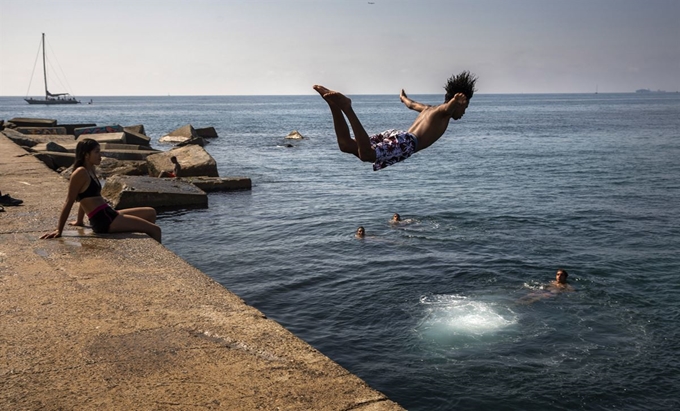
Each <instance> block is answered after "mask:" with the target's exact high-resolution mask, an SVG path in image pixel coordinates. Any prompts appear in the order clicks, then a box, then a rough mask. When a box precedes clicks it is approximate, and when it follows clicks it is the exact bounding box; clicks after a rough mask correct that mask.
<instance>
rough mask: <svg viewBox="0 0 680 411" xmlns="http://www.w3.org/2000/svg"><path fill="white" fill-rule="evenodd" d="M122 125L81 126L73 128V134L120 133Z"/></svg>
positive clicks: (77, 135)
mask: <svg viewBox="0 0 680 411" xmlns="http://www.w3.org/2000/svg"><path fill="white" fill-rule="evenodd" d="M123 131H124V130H123V127H122V126H119V125H117V124H116V125H112V126H99V127H82V128H76V129H75V130H73V135H74V136H76V138H78V137H79V136H81V135H83V134H106V133H122V132H123Z"/></svg>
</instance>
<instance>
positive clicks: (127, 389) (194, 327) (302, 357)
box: [0, 134, 402, 411]
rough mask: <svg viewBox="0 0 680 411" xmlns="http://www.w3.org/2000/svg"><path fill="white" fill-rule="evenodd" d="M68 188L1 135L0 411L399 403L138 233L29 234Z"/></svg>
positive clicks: (47, 227) (43, 223)
mask: <svg viewBox="0 0 680 411" xmlns="http://www.w3.org/2000/svg"><path fill="white" fill-rule="evenodd" d="M66 189H67V182H66V180H64V179H63V178H61V177H60V176H59V175H58V174H57V173H54V172H52V171H51V170H49V169H48V168H47V167H46V166H44V165H43V163H42V162H40V161H38V160H36V159H35V158H33V157H32V156H30V155H27V153H26V152H25V151H24V150H23V149H21V148H20V147H19V146H17V145H15V144H14V143H12V142H11V141H10V140H9V139H7V138H6V137H5V136H4V135H2V134H0V191H2V193H3V194H5V193H10V194H11V195H12V196H13V197H17V198H20V199H22V200H24V204H23V205H21V206H18V207H5V210H6V211H5V212H0V320H1V321H0V409H1V410H208V409H225V410H260V409H261V410H362V411H364V410H366V411H368V410H371V411H373V410H376V411H377V410H380V411H382V410H401V409H402V408H401V407H399V406H398V405H397V404H396V403H394V402H392V401H390V400H389V399H388V398H387V397H385V395H383V394H382V393H380V392H377V391H375V390H373V389H371V388H370V387H368V386H367V385H366V383H365V382H363V381H362V380H360V379H359V378H358V377H356V376H354V375H352V374H350V373H349V372H348V371H347V370H345V369H344V368H342V367H340V366H339V365H338V364H336V363H334V362H333V361H331V360H330V359H328V358H327V357H325V356H324V355H323V354H321V353H320V352H318V351H317V350H315V349H314V348H312V347H311V346H309V345H308V344H307V343H305V342H304V341H302V340H300V339H299V338H297V337H295V336H294V335H293V334H291V333H290V332H289V331H287V330H286V329H284V328H283V327H282V326H281V325H279V324H278V323H276V322H274V321H271V320H269V319H267V318H265V317H264V315H263V314H262V313H260V312H259V311H258V310H256V309H254V308H252V307H250V306H248V305H246V304H245V303H244V302H243V301H242V300H241V299H239V298H238V297H237V296H236V295H234V294H232V293H231V292H229V291H228V290H226V289H225V288H224V287H222V286H221V285H219V284H217V283H216V282H214V281H213V280H211V279H210V278H209V277H207V276H206V275H205V274H203V273H202V272H200V271H198V270H197V269H195V268H193V267H192V266H190V265H189V264H187V263H186V262H184V261H183V260H182V259H180V258H179V257H177V256H176V255H175V254H173V253H172V252H171V251H169V250H167V249H166V248H164V247H163V246H162V245H160V244H157V243H156V242H155V241H153V240H152V239H150V238H148V237H146V236H145V235H141V234H117V235H107V236H104V237H97V236H94V235H92V234H91V231H90V230H87V229H78V230H76V229H74V228H71V229H69V228H67V229H65V230H64V236H63V237H62V238H60V239H54V240H39V239H38V237H39V235H40V234H42V233H45V232H49V231H51V230H53V229H54V228H55V226H56V221H57V218H58V213H59V210H60V209H61V207H62V205H63V201H64V198H65V194H66ZM73 210H76V207H74V208H73ZM72 216H73V217H75V213H74V214H72ZM338 338H342V336H338Z"/></svg>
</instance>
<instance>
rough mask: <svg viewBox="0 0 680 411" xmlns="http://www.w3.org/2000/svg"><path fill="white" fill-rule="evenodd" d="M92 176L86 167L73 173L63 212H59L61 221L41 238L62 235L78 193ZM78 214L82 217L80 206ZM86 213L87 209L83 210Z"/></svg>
mask: <svg viewBox="0 0 680 411" xmlns="http://www.w3.org/2000/svg"><path fill="white" fill-rule="evenodd" d="M89 180H90V177H89V175H88V174H87V170H85V169H84V168H79V169H77V170H76V171H74V172H73V174H71V180H70V181H69V184H68V194H67V195H66V202H65V203H64V207H62V209H61V214H59V222H58V223H57V229H56V230H54V231H52V232H51V233H47V234H43V235H41V236H40V238H42V239H44V238H57V237H61V233H62V231H64V225H66V220H67V219H68V216H69V214H71V208H73V203H75V201H76V198H77V197H78V193H80V192H81V191H83V187H84V185H85V184H89V182H90V181H89ZM78 208H79V210H78V214H79V217H80V212H81V211H80V210H81V209H82V208H81V207H80V206H79V207H78ZM84 214H85V211H83V215H84Z"/></svg>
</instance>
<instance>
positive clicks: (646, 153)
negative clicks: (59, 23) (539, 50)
mask: <svg viewBox="0 0 680 411" xmlns="http://www.w3.org/2000/svg"><path fill="white" fill-rule="evenodd" d="M413 97H414V98H415V99H416V100H419V101H422V102H424V103H439V102H440V100H441V96H431V95H423V96H417V95H414V96H413ZM82 100H83V101H89V97H83V98H82ZM353 101H354V107H355V111H356V112H357V113H358V115H359V117H360V118H361V119H362V121H363V122H364V124H365V126H366V129H367V130H368V131H369V133H370V132H378V131H382V130H384V129H388V128H408V126H409V125H410V123H411V121H413V119H414V118H415V116H416V113H415V112H413V111H409V110H407V109H406V108H405V107H404V106H402V105H401V104H400V102H399V98H398V96H397V95H394V96H354V97H353ZM11 117H48V118H55V119H58V120H59V121H60V122H62V123H70V122H95V123H97V124H99V125H107V124H121V125H133V124H143V125H144V126H145V127H146V131H147V134H149V135H150V136H151V137H152V138H153V145H154V146H155V147H157V148H170V147H169V146H163V145H160V144H158V139H159V138H160V137H161V136H162V135H164V134H165V133H167V132H169V131H172V130H174V129H175V128H177V127H179V126H182V125H184V124H187V123H190V124H192V125H194V127H208V126H214V127H215V128H216V129H217V131H218V133H219V135H220V137H219V138H218V139H217V140H214V141H213V142H212V144H210V145H209V146H208V147H207V150H208V151H209V152H210V154H211V155H212V156H213V157H214V158H215V159H216V161H217V163H218V168H219V172H220V175H222V176H247V177H250V178H251V179H252V181H253V189H252V191H248V192H238V193H219V194H211V195H210V197H209V201H210V208H209V209H206V210H199V211H190V212H174V213H168V214H163V215H161V219H160V222H159V224H160V225H161V227H162V228H163V236H164V244H165V245H166V246H167V247H168V248H169V249H171V250H173V251H174V252H176V253H177V254H179V255H180V256H181V257H183V258H184V259H185V260H187V261H188V262H189V263H191V264H192V265H194V266H196V267H198V268H199V269H201V270H202V271H204V272H205V273H207V274H209V275H210V276H212V277H213V278H214V279H215V280H217V281H219V282H220V283H221V284H223V285H224V286H225V287H227V288H228V289H229V290H231V291H233V292H235V293H236V294H238V295H239V296H241V297H242V298H243V299H245V301H246V302H247V303H248V304H251V305H253V306H255V307H257V308H258V309H260V310H261V311H263V312H264V313H265V314H266V315H267V316H268V317H270V318H272V319H274V320H276V321H278V322H280V323H281V324H283V325H284V326H285V327H286V328H288V329H289V330H291V331H292V332H294V333H295V334H296V335H298V336H299V337H301V338H302V339H304V340H305V341H307V342H309V343H310V344H312V345H313V346H314V347H316V348H317V349H319V350H320V351H321V352H323V353H324V354H326V355H327V356H329V357H330V358H332V359H333V360H335V361H337V362H338V363H340V364H341V365H343V366H344V367H346V368H347V369H348V370H349V371H351V372H353V373H354V374H357V375H358V376H359V377H361V378H363V379H364V380H366V381H367V382H368V383H369V384H370V385H371V386H372V387H374V388H376V389H378V390H380V391H382V392H384V393H386V394H387V395H388V396H389V397H390V398H391V399H393V400H395V401H397V402H399V403H400V404H401V405H402V406H404V407H405V408H407V409H409V410H428V411H429V410H450V409H496V410H498V409H508V410H519V409H521V410H546V409H562V410H573V409H589V410H591V409H635V410H637V409H650V410H659V409H678V408H679V407H680V394H678V393H679V392H680V376H679V375H680V303H679V301H678V300H679V297H680V94H677V93H649V94H598V95H595V94H592V95H576V94H574V95H546V94H544V95H478V96H475V97H474V98H473V99H472V101H471V104H470V107H469V109H468V111H467V114H466V115H465V117H463V119H462V120H460V121H456V122H452V124H451V126H450V127H449V130H448V131H447V133H446V134H445V135H444V136H443V137H442V138H441V140H440V141H438V142H437V143H436V144H435V145H433V146H432V147H430V148H429V149H427V150H425V151H422V152H420V153H417V154H415V155H414V156H413V157H411V158H410V159H408V160H406V161H405V162H402V163H399V164H396V165H394V166H391V167H388V168H387V169H385V170H382V171H379V172H373V171H372V169H371V165H370V164H368V163H361V162H360V161H359V160H358V159H356V158H354V157H352V156H350V155H347V154H343V153H341V152H340V151H339V150H338V148H337V145H336V143H335V137H334V134H333V129H332V123H331V116H330V113H329V111H328V108H327V106H326V104H325V103H324V102H323V101H322V100H321V99H320V98H319V97H318V96H295V97H281V96H278V97H110V98H107V97H94V104H92V105H86V104H84V105H80V106H78V107H39V106H29V105H27V104H26V103H24V102H23V101H22V100H21V99H20V98H7V97H5V98H0V118H5V119H7V118H11ZM292 130H298V131H299V132H300V133H301V134H302V135H304V136H305V137H306V139H304V140H302V141H290V140H288V141H287V140H285V139H284V137H285V136H286V135H287V134H288V133H289V132H290V131H292ZM288 142H290V143H292V144H293V147H286V143H288ZM57 211H58V210H55V213H56V212H57ZM395 212H398V213H400V214H401V216H402V218H404V219H405V220H406V221H405V222H404V223H403V224H400V225H391V224H389V222H388V220H389V219H390V217H391V215H392V214H393V213H395ZM360 225H362V226H364V227H365V228H366V232H367V235H368V237H367V238H366V239H364V240H357V239H355V238H354V235H353V233H354V231H355V229H356V228H357V227H358V226H360ZM560 267H561V268H565V269H567V270H568V272H569V281H570V283H571V285H572V286H573V287H574V288H575V289H576V291H575V292H571V293H561V294H554V295H550V296H546V295H545V293H544V291H543V290H542V287H543V286H544V285H545V284H547V283H548V282H549V281H550V280H552V279H554V274H555V271H556V269H557V268H560ZM534 300H535V301H534ZM532 301H533V302H532Z"/></svg>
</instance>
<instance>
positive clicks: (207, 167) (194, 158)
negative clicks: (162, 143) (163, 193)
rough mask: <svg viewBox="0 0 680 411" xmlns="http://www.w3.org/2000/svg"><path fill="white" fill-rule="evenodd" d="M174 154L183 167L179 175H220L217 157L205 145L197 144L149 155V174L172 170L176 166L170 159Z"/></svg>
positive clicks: (154, 174)
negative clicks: (206, 149) (209, 152)
mask: <svg viewBox="0 0 680 411" xmlns="http://www.w3.org/2000/svg"><path fill="white" fill-rule="evenodd" d="M172 156H175V157H177V162H178V163H179V165H180V166H181V167H182V171H181V173H180V175H179V177H192V176H207V177H219V174H218V173H217V163H216V162H215V159H214V158H212V156H211V155H210V154H208V152H207V151H205V149H204V148H203V147H200V146H196V145H189V146H186V147H179V148H174V149H172V150H170V151H165V152H162V153H158V154H153V155H150V156H148V157H147V158H146V161H147V164H148V167H149V175H151V176H158V175H159V174H160V173H161V172H162V171H172V169H173V168H174V164H172V162H171V161H170V157H172Z"/></svg>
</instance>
